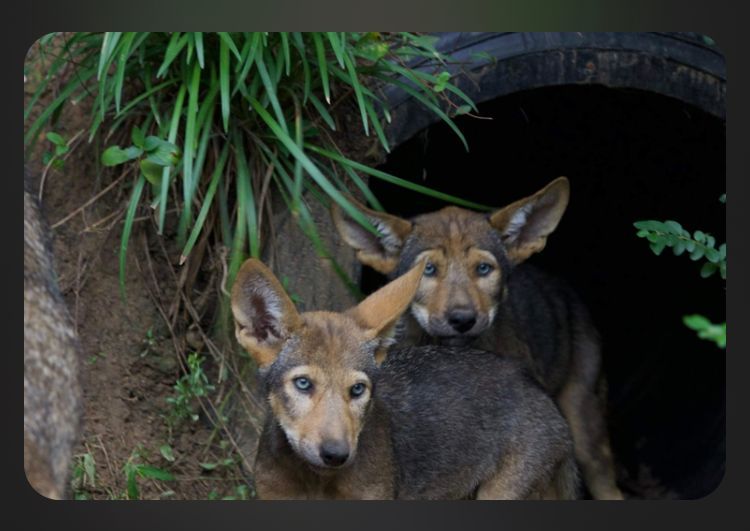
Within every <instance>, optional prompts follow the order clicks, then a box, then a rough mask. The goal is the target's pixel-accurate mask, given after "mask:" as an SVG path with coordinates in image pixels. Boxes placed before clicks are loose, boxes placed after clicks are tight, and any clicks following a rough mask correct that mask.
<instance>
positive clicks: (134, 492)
mask: <svg viewBox="0 0 750 531" xmlns="http://www.w3.org/2000/svg"><path fill="white" fill-rule="evenodd" d="M125 478H126V482H127V494H128V499H129V500H137V499H138V498H140V493H139V492H138V481H137V479H136V467H135V465H133V464H131V463H127V464H126V465H125Z"/></svg>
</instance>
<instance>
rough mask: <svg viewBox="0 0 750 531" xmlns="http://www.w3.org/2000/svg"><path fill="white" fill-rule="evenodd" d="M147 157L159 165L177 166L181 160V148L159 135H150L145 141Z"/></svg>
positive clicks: (144, 147) (144, 146)
mask: <svg viewBox="0 0 750 531" xmlns="http://www.w3.org/2000/svg"><path fill="white" fill-rule="evenodd" d="M143 149H144V150H145V152H146V155H147V156H146V158H147V159H148V160H150V161H151V162H153V163H154V164H158V165H159V166H170V167H173V166H176V165H177V163H178V162H179V161H180V148H178V147H177V146H176V145H174V144H173V143H172V142H169V141H167V140H163V139H161V138H159V137H158V136H148V137H146V139H145V141H144V143H143Z"/></svg>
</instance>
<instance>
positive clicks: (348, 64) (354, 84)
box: [344, 54, 370, 136]
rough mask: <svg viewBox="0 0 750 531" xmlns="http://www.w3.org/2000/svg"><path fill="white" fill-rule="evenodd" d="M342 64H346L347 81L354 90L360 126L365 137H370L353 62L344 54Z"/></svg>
mask: <svg viewBox="0 0 750 531" xmlns="http://www.w3.org/2000/svg"><path fill="white" fill-rule="evenodd" d="M344 62H345V63H346V69H347V70H348V71H349V79H350V81H351V85H352V88H353V89H354V95H355V96H356V98H357V103H358V105H359V113H360V116H361V118H362V126H363V127H364V129H365V136H370V131H369V129H368V127H367V108H366V105H365V98H364V96H363V94H362V86H361V85H360V83H359V79H358V78H357V69H356V68H355V67H354V62H353V61H352V58H351V57H350V56H349V54H344Z"/></svg>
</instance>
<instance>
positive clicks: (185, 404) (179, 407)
mask: <svg viewBox="0 0 750 531" xmlns="http://www.w3.org/2000/svg"><path fill="white" fill-rule="evenodd" d="M203 361H204V360H203V358H202V357H201V356H200V355H198V354H197V353H196V352H193V353H191V354H189V355H188V357H187V374H184V375H183V376H181V377H180V379H179V380H177V383H175V385H174V391H175V395H174V396H170V397H167V399H166V400H167V403H168V404H169V405H170V406H171V410H170V411H169V414H168V417H167V422H168V424H169V425H170V426H174V425H175V424H177V423H179V422H180V421H182V420H184V419H190V420H192V421H193V422H195V421H197V420H198V413H196V412H195V408H194V404H195V402H196V401H197V400H199V399H201V398H203V397H206V396H207V395H208V394H209V393H211V392H212V391H213V390H214V386H213V385H212V384H210V383H209V380H208V376H207V375H206V373H205V372H203V367H202V365H203Z"/></svg>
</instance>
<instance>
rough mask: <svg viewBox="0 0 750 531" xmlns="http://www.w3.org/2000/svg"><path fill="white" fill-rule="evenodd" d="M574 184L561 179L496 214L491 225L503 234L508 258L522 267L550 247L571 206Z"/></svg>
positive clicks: (491, 219)
mask: <svg viewBox="0 0 750 531" xmlns="http://www.w3.org/2000/svg"><path fill="white" fill-rule="evenodd" d="M569 196H570V184H569V182H568V179H566V178H565V177H558V178H557V179H555V180H554V181H552V182H551V183H549V184H548V185H547V186H545V187H544V188H542V189H541V190H539V191H538V192H537V193H535V194H534V195H531V196H529V197H525V198H524V199H519V200H518V201H516V202H514V203H511V204H510V205H508V206H506V207H505V208H502V209H500V210H498V211H497V212H495V213H493V214H492V215H491V216H490V224H491V225H492V226H493V227H494V228H495V229H497V230H498V231H499V232H500V235H501V236H502V239H503V243H504V244H505V248H506V250H507V252H508V257H509V258H510V260H511V262H513V263H514V264H519V263H521V262H523V261H524V260H526V259H527V258H528V257H529V256H531V255H532V254H534V253H538V252H539V251H541V250H542V249H544V246H545V245H546V244H547V236H549V235H550V234H551V233H552V231H554V230H555V228H557V224H558V223H559V222H560V218H562V215H563V213H564V212H565V208H566V207H567V206H568V197H569Z"/></svg>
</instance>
